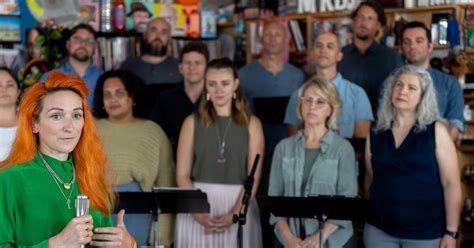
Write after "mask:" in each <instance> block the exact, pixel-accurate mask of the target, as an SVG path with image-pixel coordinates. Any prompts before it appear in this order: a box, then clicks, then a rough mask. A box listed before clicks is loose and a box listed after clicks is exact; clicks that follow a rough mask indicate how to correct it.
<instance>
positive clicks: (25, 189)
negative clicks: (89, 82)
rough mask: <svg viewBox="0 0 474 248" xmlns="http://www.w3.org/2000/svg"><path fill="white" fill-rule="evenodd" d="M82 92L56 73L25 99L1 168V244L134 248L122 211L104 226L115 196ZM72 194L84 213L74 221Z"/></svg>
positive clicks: (84, 91) (80, 85)
mask: <svg viewBox="0 0 474 248" xmlns="http://www.w3.org/2000/svg"><path fill="white" fill-rule="evenodd" d="M87 94H88V90H87V87H86V84H85V83H84V81H83V80H81V79H80V78H79V77H76V76H66V75H65V74H62V73H59V72H54V73H51V75H50V76H49V77H48V79H47V80H46V82H45V83H44V84H35V85H33V86H32V87H31V88H30V89H29V90H28V91H27V93H26V94H25V97H24V98H23V100H22V103H21V105H20V110H19V123H18V132H17V138H16V140H15V143H14V144H13V148H12V151H11V153H10V156H9V157H8V158H7V159H6V160H5V161H4V162H3V163H2V164H0V247H81V246H83V245H86V244H90V245H92V246H114V247H127V248H128V247H134V246H135V242H134V239H133V237H132V236H131V235H130V234H129V233H128V232H127V229H126V228H125V225H123V216H124V211H123V210H122V211H121V213H119V217H118V218H117V226H116V227H111V220H110V217H109V215H110V213H111V212H112V210H113V207H114V205H115V197H114V194H113V191H112V188H111V185H110V184H109V183H108V181H107V179H106V176H107V169H108V168H107V166H106V159H105V155H104V152H103V150H102V147H101V145H100V142H99V140H98V137H97V134H96V130H95V126H94V123H93V118H92V115H91V113H90V111H89V107H88V105H87V100H86V97H87ZM79 194H85V195H87V196H88V197H89V199H90V208H91V209H90V211H89V214H86V215H83V216H80V217H75V207H74V199H75V198H76V196H77V195H79Z"/></svg>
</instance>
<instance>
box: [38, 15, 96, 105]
mask: <svg viewBox="0 0 474 248" xmlns="http://www.w3.org/2000/svg"><path fill="white" fill-rule="evenodd" d="M96 37H97V33H96V31H95V30H94V29H93V28H92V27H91V26H90V25H88V24H85V23H81V24H78V25H77V26H75V27H73V28H72V29H71V32H70V37H69V40H68V41H67V43H66V49H67V54H68V55H67V58H66V60H65V61H64V64H62V65H61V66H60V67H58V68H57V70H58V71H61V72H63V73H66V74H73V75H78V76H79V77H81V79H83V80H84V81H85V82H86V83H87V87H88V88H89V92H94V90H93V89H95V85H96V83H97V79H98V78H99V76H100V75H101V74H102V70H101V69H99V68H97V67H95V66H94V65H93V64H92V57H93V56H94V51H95V47H96ZM48 74H49V73H45V74H44V75H43V76H42V77H41V79H40V82H44V81H45V80H46V78H48ZM93 99H94V96H93V93H89V95H88V96H87V101H88V102H89V104H90V105H91V106H92V101H93Z"/></svg>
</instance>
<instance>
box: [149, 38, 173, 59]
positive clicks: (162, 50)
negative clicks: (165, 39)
mask: <svg viewBox="0 0 474 248" xmlns="http://www.w3.org/2000/svg"><path fill="white" fill-rule="evenodd" d="M167 53H168V46H167V45H165V44H163V43H161V42H160V44H159V45H155V44H154V42H153V41H152V42H149V41H146V40H143V54H148V55H153V56H158V57H163V56H165V55H166V54H167Z"/></svg>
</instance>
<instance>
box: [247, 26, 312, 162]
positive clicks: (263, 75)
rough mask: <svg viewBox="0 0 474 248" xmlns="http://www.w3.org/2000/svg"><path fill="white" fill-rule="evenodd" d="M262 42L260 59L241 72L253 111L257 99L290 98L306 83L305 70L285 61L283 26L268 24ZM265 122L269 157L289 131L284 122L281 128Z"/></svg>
mask: <svg viewBox="0 0 474 248" xmlns="http://www.w3.org/2000/svg"><path fill="white" fill-rule="evenodd" d="M260 42H261V44H262V55H261V57H260V58H259V59H258V60H255V61H254V62H252V63H250V64H248V65H246V66H244V67H242V69H240V70H239V77H240V82H241V83H242V87H243V88H244V92H245V95H246V97H247V99H248V100H249V103H250V106H251V107H252V108H253V106H254V104H253V100H254V98H268V97H282V96H287V97H289V96H290V95H291V93H293V91H295V90H296V89H298V88H299V87H300V85H301V84H302V83H303V81H304V80H305V75H304V72H303V71H302V70H300V69H298V68H296V67H295V66H293V65H291V64H289V63H287V62H285V61H284V59H283V54H284V52H285V47H286V46H287V45H288V42H289V37H288V33H287V29H286V27H285V26H284V25H283V24H282V23H281V22H279V21H272V22H267V23H265V24H264V29H263V33H262V36H261V37H260ZM269 111H270V110H269ZM262 122H263V124H264V125H263V129H264V132H265V150H266V153H272V152H273V149H274V148H275V146H276V144H277V143H278V142H279V141H280V140H281V139H283V138H285V137H286V128H285V126H284V124H283V120H282V121H281V123H280V124H272V125H266V124H265V120H262Z"/></svg>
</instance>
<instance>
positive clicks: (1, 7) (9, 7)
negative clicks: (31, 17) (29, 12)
mask: <svg viewBox="0 0 474 248" xmlns="http://www.w3.org/2000/svg"><path fill="white" fill-rule="evenodd" d="M0 15H20V5H19V4H18V0H1V1H0Z"/></svg>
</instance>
